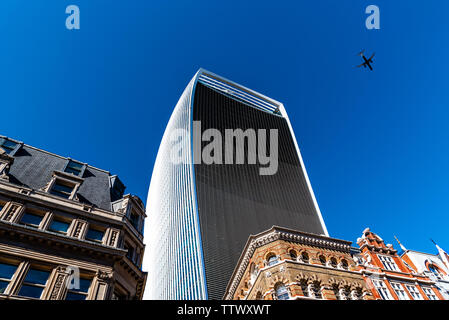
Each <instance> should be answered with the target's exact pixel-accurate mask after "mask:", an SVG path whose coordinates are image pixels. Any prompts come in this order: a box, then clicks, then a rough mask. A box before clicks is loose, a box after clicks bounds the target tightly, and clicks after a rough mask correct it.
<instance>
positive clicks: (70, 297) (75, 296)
mask: <svg viewBox="0 0 449 320" xmlns="http://www.w3.org/2000/svg"><path fill="white" fill-rule="evenodd" d="M65 299H66V300H69V301H77V300H86V296H85V295H84V294H81V293H75V292H67V296H66V297H65Z"/></svg>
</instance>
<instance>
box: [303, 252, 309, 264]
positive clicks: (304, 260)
mask: <svg viewBox="0 0 449 320" xmlns="http://www.w3.org/2000/svg"><path fill="white" fill-rule="evenodd" d="M301 259H302V261H303V262H304V263H309V255H308V254H307V252H303V253H301Z"/></svg>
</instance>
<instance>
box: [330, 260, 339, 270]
mask: <svg viewBox="0 0 449 320" xmlns="http://www.w3.org/2000/svg"><path fill="white" fill-rule="evenodd" d="M330 264H331V267H332V268H336V267H337V264H338V263H337V259H335V258H331V261H330Z"/></svg>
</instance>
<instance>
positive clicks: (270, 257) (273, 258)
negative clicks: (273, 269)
mask: <svg viewBox="0 0 449 320" xmlns="http://www.w3.org/2000/svg"><path fill="white" fill-rule="evenodd" d="M278 261H279V259H278V257H277V256H276V255H275V254H274V253H270V254H269V255H268V258H267V265H268V266H273V265H275V264H276V263H278Z"/></svg>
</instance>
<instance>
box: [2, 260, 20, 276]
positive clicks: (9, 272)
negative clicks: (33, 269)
mask: <svg viewBox="0 0 449 320" xmlns="http://www.w3.org/2000/svg"><path fill="white" fill-rule="evenodd" d="M16 269H17V266H15V265H12V264H7V263H0V278H2V279H11V278H12V276H13V275H14V273H15V272H16Z"/></svg>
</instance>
